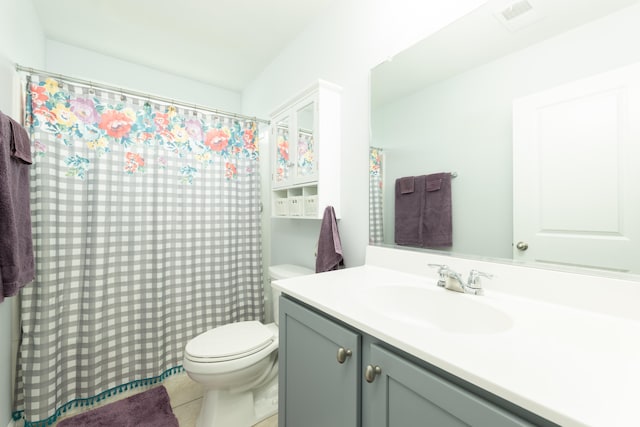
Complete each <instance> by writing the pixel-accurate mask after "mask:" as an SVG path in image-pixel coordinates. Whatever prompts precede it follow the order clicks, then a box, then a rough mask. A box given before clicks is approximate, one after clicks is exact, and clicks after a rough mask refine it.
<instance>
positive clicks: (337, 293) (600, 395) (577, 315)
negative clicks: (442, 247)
mask: <svg viewBox="0 0 640 427" xmlns="http://www.w3.org/2000/svg"><path fill="white" fill-rule="evenodd" d="M432 276H434V275H433V274H432ZM389 284H392V285H393V284H402V285H403V286H415V287H429V288H430V289H434V292H443V293H446V296H445V297H444V302H443V305H444V308H445V309H446V310H449V311H450V312H451V316H452V317H453V316H458V317H460V316H465V313H463V312H460V310H457V307H459V306H461V305H464V304H459V302H460V301H462V299H465V298H471V299H476V298H480V299H481V300H479V301H478V302H479V303H481V304H486V305H490V306H492V307H494V308H496V309H498V310H500V311H501V312H503V313H504V314H506V315H507V316H508V317H509V318H510V319H511V320H512V325H511V326H510V328H508V329H506V330H503V331H499V332H490V333H464V332H463V333H459V332H456V331H454V332H451V331H446V330H443V329H442V328H437V327H425V326H424V325H422V326H421V325H412V324H411V323H407V322H405V321H402V320H399V319H394V318H390V317H389V316H385V315H384V313H381V312H376V311H375V310H372V309H371V308H370V307H369V306H367V305H366V304H363V303H362V302H360V301H362V298H361V296H362V295H365V294H366V293H367V291H368V290H371V289H372V288H373V287H376V286H385V285H389ZM273 286H274V288H276V289H279V290H281V291H282V292H283V293H285V294H288V295H291V296H292V297H295V298H297V299H299V300H301V301H303V302H305V303H307V304H309V305H311V306H313V307H316V308H317V309H319V310H322V311H323V312H325V313H327V314H329V315H331V316H333V317H336V318H338V319H340V320H342V321H344V322H346V323H348V324H350V325H352V326H353V327H354V328H357V329H359V330H361V331H363V332H365V333H367V334H369V335H372V336H374V337H376V338H378V339H380V340H382V341H385V342H387V343H389V344H391V345H393V346H395V347H397V348H399V349H401V350H403V351H405V352H407V353H409V354H411V355H413V356H416V357H418V358H420V359H422V360H425V361H426V362H429V363H431V364H433V365H435V366H438V367H440V368H442V369H444V370H446V371H448V372H450V373H451V374H453V375H456V376H458V377H460V378H462V379H464V380H467V381H469V382H471V383H473V384H475V385H477V386H479V387H481V388H483V389H485V390H487V391H490V392H492V393H494V394H496V395H498V396H500V397H502V398H504V399H506V400H508V401H511V402H513V403H514V404H516V405H519V406H521V407H523V408H525V409H527V410H529V411H531V412H533V413H536V414H538V415H540V416H541V417H543V418H547V419H548V420H550V421H553V422H555V423H558V424H560V425H562V426H606V427H612V426H632V425H640V412H639V410H638V408H637V406H638V404H639V403H640V402H639V400H640V399H639V397H640V392H639V391H638V389H639V388H640V322H638V321H635V320H633V319H628V318H623V317H616V316H612V315H608V314H601V313H596V312H593V311H587V310H581V309H576V308H572V307H568V306H566V305H560V304H554V303H550V302H545V301H540V300H535V299H531V298H524V297H521V296H517V295H515V294H508V293H504V292H500V291H497V290H492V289H490V288H486V290H485V295H483V296H474V295H466V294H461V293H457V292H452V291H448V290H445V289H442V288H437V287H436V284H435V279H432V278H429V277H428V276H419V275H414V274H409V273H404V272H399V271H397V270H393V269H389V268H381V267H377V266H372V265H365V266H362V267H356V268H350V269H346V270H340V271H335V272H329V273H322V274H316V275H311V276H304V277H298V278H293V279H287V280H280V281H276V282H274V284H273ZM604 297H606V295H604ZM474 301H475V300H474ZM638 309H640V307H638ZM464 320H465V321H468V322H473V321H474V319H473V318H468V319H464ZM363 363H364V364H366V363H367V361H363Z"/></svg>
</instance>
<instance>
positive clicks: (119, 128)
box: [16, 76, 263, 422]
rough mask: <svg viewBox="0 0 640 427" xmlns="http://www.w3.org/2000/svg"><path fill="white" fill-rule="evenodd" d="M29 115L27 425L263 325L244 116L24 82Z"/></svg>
mask: <svg viewBox="0 0 640 427" xmlns="http://www.w3.org/2000/svg"><path fill="white" fill-rule="evenodd" d="M43 87H44V88H45V90H42V88H43ZM45 98H46V99H45ZM88 100H91V101H93V103H92V104H91V103H89V102H88ZM82 103H84V107H87V105H89V104H91V105H93V107H94V108H93V109H91V108H88V107H87V108H84V109H83V104H82ZM74 105H75V108H74ZM118 112H122V113H123V114H124V115H121V116H118V115H117V114H116V113H118ZM71 114H73V117H72V116H71ZM107 114H111V116H109V117H107ZM92 115H93V116H92ZM127 117H129V119H130V120H129V119H127ZM111 119H114V120H111ZM83 120H84V121H85V122H86V123H84V122H82V121H83ZM91 120H93V122H91ZM172 123H173V124H172ZM26 124H27V126H28V127H27V128H28V129H29V130H30V132H31V138H32V146H33V151H34V157H35V161H34V164H33V166H32V177H31V186H32V187H31V195H32V196H31V197H32V199H31V206H32V215H33V235H34V243H35V245H34V247H35V253H36V269H37V277H36V281H35V282H34V283H33V284H31V285H29V286H28V287H27V288H25V289H24V291H23V293H22V298H21V326H22V337H21V345H20V352H19V366H18V370H19V373H18V381H17V390H16V392H17V408H16V409H18V410H23V411H24V418H25V419H26V420H27V421H28V422H35V421H39V420H49V421H52V420H53V419H55V416H56V412H58V413H60V408H61V407H63V406H64V405H66V404H68V402H70V401H73V400H74V399H83V398H89V397H92V396H96V395H98V394H99V393H103V392H105V390H111V389H114V390H115V389H117V387H118V386H120V385H122V384H127V383H131V382H135V381H137V380H140V379H145V378H152V377H158V376H160V375H162V374H163V373H166V371H167V370H168V369H171V368H175V367H176V366H179V365H181V364H182V357H183V349H184V346H185V344H186V342H187V341H188V340H189V339H191V338H192V337H194V336H195V335H197V334H200V333H202V332H203V331H205V330H208V329H210V328H213V327H216V326H219V325H222V324H225V323H230V322H237V321H242V320H261V319H262V316H263V290H262V279H261V271H262V259H261V230H260V174H259V170H258V158H257V150H256V146H257V141H256V140H255V138H257V132H255V133H254V132H253V131H255V130H256V123H255V122H245V121H238V120H231V119H228V118H225V117H221V116H217V115H213V114H203V113H201V112H196V111H188V110H183V109H177V108H174V107H172V106H166V105H161V104H154V103H152V102H149V101H147V100H139V99H125V98H124V97H123V96H122V95H121V94H114V93H109V92H106V91H100V90H98V89H96V90H94V89H91V88H86V87H81V86H77V85H73V84H71V83H66V82H64V81H54V80H52V79H45V78H44V77H38V76H31V81H30V82H29V83H28V84H27V119H26ZM125 131H128V133H127V134H126V135H125ZM96 132H97V133H98V134H99V135H101V136H100V137H96V135H95V134H96ZM185 132H186V135H185ZM252 136H253V138H254V139H251V137H252ZM225 138H227V139H226V140H225Z"/></svg>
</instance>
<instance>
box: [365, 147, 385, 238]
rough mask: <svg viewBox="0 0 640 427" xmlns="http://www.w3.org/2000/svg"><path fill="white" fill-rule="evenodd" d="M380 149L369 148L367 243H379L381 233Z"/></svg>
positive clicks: (382, 200) (381, 184) (381, 236)
mask: <svg viewBox="0 0 640 427" xmlns="http://www.w3.org/2000/svg"><path fill="white" fill-rule="evenodd" d="M382 190H383V180H382V149H381V148H375V147H370V148H369V243H370V244H381V243H383V240H384V233H383V227H382V225H383V215H382V212H383V202H384V198H383V191H382Z"/></svg>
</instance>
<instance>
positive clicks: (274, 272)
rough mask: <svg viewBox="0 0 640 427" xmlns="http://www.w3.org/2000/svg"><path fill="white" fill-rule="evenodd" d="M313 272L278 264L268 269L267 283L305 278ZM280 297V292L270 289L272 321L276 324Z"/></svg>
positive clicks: (303, 268)
mask: <svg viewBox="0 0 640 427" xmlns="http://www.w3.org/2000/svg"><path fill="white" fill-rule="evenodd" d="M314 273H315V271H314V270H311V269H310V268H306V267H302V266H299V265H293V264H278V265H272V266H270V267H269V283H271V282H273V281H274V280H280V279H289V278H291V277H296V276H306V275H308V274H314ZM279 297H280V291H276V290H275V289H273V287H271V304H272V308H273V320H274V321H275V322H276V324H277V323H278V321H279V318H278V316H279V315H280V311H279V310H278V298H279Z"/></svg>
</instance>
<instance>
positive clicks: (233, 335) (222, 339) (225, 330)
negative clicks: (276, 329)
mask: <svg viewBox="0 0 640 427" xmlns="http://www.w3.org/2000/svg"><path fill="white" fill-rule="evenodd" d="M273 340H274V336H273V332H272V331H271V330H269V328H267V327H266V326H265V325H263V324H262V323H260V322H258V321H254V320H252V321H248V322H237V323H229V324H227V325H224V326H219V327H217V328H214V329H211V330H209V331H207V332H204V333H202V334H200V335H198V336H197V337H195V338H193V339H192V340H191V341H189V342H188V343H187V346H186V347H185V355H186V356H187V357H188V358H189V359H191V360H194V361H201V362H221V361H225V360H231V359H238V358H241V357H245V356H248V355H250V354H254V353H256V352H258V351H260V350H262V349H263V348H265V347H267V346H268V345H269V344H271V343H272V342H273Z"/></svg>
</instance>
